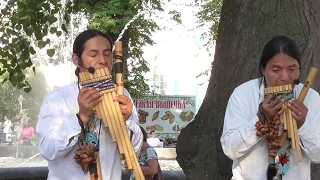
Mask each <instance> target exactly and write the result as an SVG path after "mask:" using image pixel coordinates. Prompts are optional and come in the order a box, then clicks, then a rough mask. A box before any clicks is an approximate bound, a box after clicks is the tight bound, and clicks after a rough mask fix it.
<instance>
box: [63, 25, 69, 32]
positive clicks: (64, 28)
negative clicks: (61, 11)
mask: <svg viewBox="0 0 320 180" xmlns="http://www.w3.org/2000/svg"><path fill="white" fill-rule="evenodd" d="M61 29H62V30H63V31H64V32H68V30H67V28H66V25H65V24H62V25H61Z"/></svg>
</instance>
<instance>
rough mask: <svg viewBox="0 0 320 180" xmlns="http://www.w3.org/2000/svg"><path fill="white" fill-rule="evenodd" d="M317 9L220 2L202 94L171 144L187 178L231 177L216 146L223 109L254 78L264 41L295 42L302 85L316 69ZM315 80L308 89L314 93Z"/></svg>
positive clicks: (319, 51) (284, 0) (319, 52)
mask: <svg viewBox="0 0 320 180" xmlns="http://www.w3.org/2000/svg"><path fill="white" fill-rule="evenodd" d="M319 9H320V1H319V0H300V1H297V0H281V1H279V0H268V1H262V0H259V1H255V0H243V1H235V0H224V1H223V7H222V11H221V18H220V24H219V30H218V38H217V44H216V51H215V56H214V62H213V68H212V71H211V77H210V82H209V85H208V89H207V93H206V96H205V98H204V101H203V104H202V106H201V107H200V110H199V112H198V113H197V115H196V117H195V120H194V121H193V122H191V123H190V124H189V125H188V126H187V127H186V128H184V129H183V130H182V131H181V133H180V136H179V139H178V144H177V161H178V163H179V165H180V166H181V167H182V169H183V171H184V172H185V174H186V176H187V177H188V179H191V180H197V179H201V180H204V179H209V180H212V179H217V180H224V179H226V180H230V179H231V163H232V162H231V160H229V159H228V158H227V157H226V156H225V155H224V153H223V152H222V148H221V144H220V136H221V133H222V127H223V119H224V113H225V109H226V105H227V102H228V100H229V97H230V95H231V93H232V92H233V90H234V88H235V87H237V86H238V85H240V84H242V83H244V82H246V81H248V80H250V79H253V78H257V77H259V67H258V64H259V60H260V55H261V51H262V49H263V47H264V45H265V44H266V42H267V41H269V40H270V39H271V38H272V37H273V36H275V35H286V36H287V37H289V38H292V39H293V40H295V41H296V42H297V44H298V46H299V48H300V51H301V53H302V67H301V68H302V72H301V77H300V81H301V82H302V83H304V81H305V79H306V77H307V75H308V72H309V70H310V67H311V66H313V67H316V68H319V64H320V60H319V59H320V48H319V47H320V38H319V36H320V31H317V29H318V28H319V24H320V13H319V12H320V11H319ZM319 78H320V75H318V76H317V79H316V81H315V82H314V86H313V88H314V89H315V90H317V91H318V90H319V89H320V84H319ZM313 169H319V168H316V167H314V168H313ZM315 173H316V172H314V175H315ZM318 174H319V172H318ZM313 178H315V177H313ZM319 178H320V177H318V179H319Z"/></svg>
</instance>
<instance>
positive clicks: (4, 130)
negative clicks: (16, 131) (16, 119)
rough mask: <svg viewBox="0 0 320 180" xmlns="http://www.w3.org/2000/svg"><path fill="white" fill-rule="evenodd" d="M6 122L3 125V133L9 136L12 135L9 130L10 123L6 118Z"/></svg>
mask: <svg viewBox="0 0 320 180" xmlns="http://www.w3.org/2000/svg"><path fill="white" fill-rule="evenodd" d="M5 119H6V120H5V121H4V123H3V133H8V134H10V133H12V130H11V127H12V122H11V121H10V120H9V119H7V118H5Z"/></svg>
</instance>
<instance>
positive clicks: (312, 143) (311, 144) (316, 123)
mask: <svg viewBox="0 0 320 180" xmlns="http://www.w3.org/2000/svg"><path fill="white" fill-rule="evenodd" d="M308 106H309V107H308V113H307V117H306V121H305V122H304V124H303V125H302V127H300V129H299V130H298V133H299V138H300V146H301V150H302V151H303V152H304V153H305V154H306V155H307V156H308V157H309V158H310V160H311V161H312V162H313V163H320V97H319V94H318V93H316V92H315V93H314V94H313V96H312V103H311V104H310V105H308Z"/></svg>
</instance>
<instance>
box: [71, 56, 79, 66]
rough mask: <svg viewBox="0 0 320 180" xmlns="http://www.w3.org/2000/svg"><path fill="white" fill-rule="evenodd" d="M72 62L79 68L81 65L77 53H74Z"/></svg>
mask: <svg viewBox="0 0 320 180" xmlns="http://www.w3.org/2000/svg"><path fill="white" fill-rule="evenodd" d="M72 62H73V64H74V65H75V66H77V67H78V68H79V67H80V66H81V61H80V59H79V57H78V56H77V55H76V54H72Z"/></svg>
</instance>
